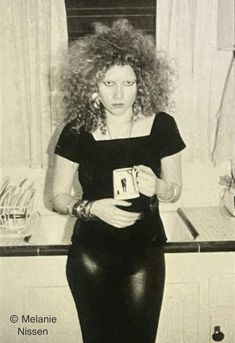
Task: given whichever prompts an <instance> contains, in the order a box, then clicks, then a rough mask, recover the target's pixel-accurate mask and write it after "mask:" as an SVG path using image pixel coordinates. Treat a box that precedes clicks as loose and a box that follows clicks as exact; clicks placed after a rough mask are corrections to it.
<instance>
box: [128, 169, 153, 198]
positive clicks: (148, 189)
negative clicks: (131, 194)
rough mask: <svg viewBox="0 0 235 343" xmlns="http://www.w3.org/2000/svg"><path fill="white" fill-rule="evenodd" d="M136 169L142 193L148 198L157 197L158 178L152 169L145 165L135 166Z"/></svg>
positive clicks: (139, 188)
mask: <svg viewBox="0 0 235 343" xmlns="http://www.w3.org/2000/svg"><path fill="white" fill-rule="evenodd" d="M134 168H135V169H136V170H137V175H136V180H137V184H138V190H139V191H140V193H142V194H144V195H146V196H147V197H151V196H153V195H155V194H156V188H157V182H158V177H157V176H156V175H155V174H154V172H153V171H152V169H151V168H150V167H147V166H144V165H139V166H134Z"/></svg>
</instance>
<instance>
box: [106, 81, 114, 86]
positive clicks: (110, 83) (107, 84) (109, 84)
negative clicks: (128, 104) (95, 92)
mask: <svg viewBox="0 0 235 343" xmlns="http://www.w3.org/2000/svg"><path fill="white" fill-rule="evenodd" d="M103 83H104V85H105V86H107V87H112V86H113V85H114V82H113V81H104V82H103Z"/></svg>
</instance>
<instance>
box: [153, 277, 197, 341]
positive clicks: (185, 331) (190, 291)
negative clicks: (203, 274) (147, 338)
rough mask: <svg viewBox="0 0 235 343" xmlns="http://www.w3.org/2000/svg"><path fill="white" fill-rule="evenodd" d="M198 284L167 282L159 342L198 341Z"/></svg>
mask: <svg viewBox="0 0 235 343" xmlns="http://www.w3.org/2000/svg"><path fill="white" fill-rule="evenodd" d="M198 289H199V287H198V284H197V283H194V284H193V283H192V284H190V283H183V282H182V283H170V284H169V283H167V284H166V288H165V293H164V299H163V307H162V312H161V318H160V324H159V331H158V338H157V342H158V343H175V342H177V343H188V342H190V343H198V342H199V340H198V305H197V304H198Z"/></svg>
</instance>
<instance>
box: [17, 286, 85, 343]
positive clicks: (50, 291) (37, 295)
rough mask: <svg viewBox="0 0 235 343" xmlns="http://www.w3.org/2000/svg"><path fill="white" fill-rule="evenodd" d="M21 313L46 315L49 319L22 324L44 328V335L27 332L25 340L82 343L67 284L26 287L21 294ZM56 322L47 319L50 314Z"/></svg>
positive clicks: (51, 342)
mask: <svg viewBox="0 0 235 343" xmlns="http://www.w3.org/2000/svg"><path fill="white" fill-rule="evenodd" d="M23 302H24V313H26V314H29V315H31V316H35V314H38V315H40V316H44V317H49V322H48V323H37V324H35V323H27V324H25V325H24V326H26V327H27V328H30V329H33V328H37V329H39V328H40V329H42V330H44V333H45V334H44V335H42V336H40V335H38V336H35V337H33V338H32V336H27V337H26V341H25V342H27V343H31V342H32V339H33V342H35V343H41V342H45V343H53V342H56V343H64V342H69V343H82V337H81V332H80V325H79V321H78V317H77V313H76V308H75V305H74V302H73V299H72V296H71V295H70V290H69V288H68V287H60V286H58V287H55V286H53V287H50V286H46V287H45V286H44V287H27V288H25V289H24V295H23ZM52 317H54V318H56V322H55V323H53V322H50V318H52Z"/></svg>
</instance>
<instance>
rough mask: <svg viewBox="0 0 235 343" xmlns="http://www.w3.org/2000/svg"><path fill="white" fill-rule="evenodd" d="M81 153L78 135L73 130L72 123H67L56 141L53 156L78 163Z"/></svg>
mask: <svg viewBox="0 0 235 343" xmlns="http://www.w3.org/2000/svg"><path fill="white" fill-rule="evenodd" d="M80 152H81V139H80V133H79V132H78V131H77V130H76V129H75V128H74V123H73V122H69V123H67V124H66V125H65V126H64V128H63V130H62V132H61V134H60V136H59V139H58V142H57V144H56V147H55V154H56V155H59V156H62V157H64V158H67V159H68V160H70V161H73V162H76V163H79V161H80Z"/></svg>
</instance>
